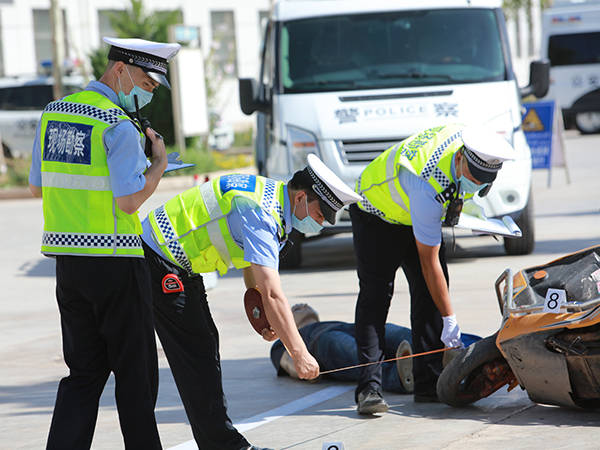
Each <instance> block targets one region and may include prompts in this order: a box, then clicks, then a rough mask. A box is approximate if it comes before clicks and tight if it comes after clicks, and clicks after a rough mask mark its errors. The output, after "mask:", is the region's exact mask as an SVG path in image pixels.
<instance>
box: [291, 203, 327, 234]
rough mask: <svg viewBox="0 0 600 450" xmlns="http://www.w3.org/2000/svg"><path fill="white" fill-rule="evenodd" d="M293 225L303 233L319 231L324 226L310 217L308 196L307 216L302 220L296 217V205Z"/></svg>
mask: <svg viewBox="0 0 600 450" xmlns="http://www.w3.org/2000/svg"><path fill="white" fill-rule="evenodd" d="M292 227H293V228H295V229H296V230H298V231H300V232H301V233H304V234H308V233H318V232H319V231H321V229H322V228H323V225H319V223H318V222H317V221H316V220H315V219H313V218H312V217H310V215H309V214H308V197H307V198H306V217H305V218H304V219H302V220H300V219H298V218H297V217H296V207H295V206H294V212H293V213H292Z"/></svg>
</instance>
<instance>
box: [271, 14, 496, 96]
mask: <svg viewBox="0 0 600 450" xmlns="http://www.w3.org/2000/svg"><path fill="white" fill-rule="evenodd" d="M278 50H279V61H278V63H279V67H280V87H281V90H282V91H283V92H284V93H301V92H320V91H331V90H356V89H382V88H394V87H411V86H423V85H440V84H457V83H480V82H484V81H498V80H504V79H506V70H505V62H504V56H503V51H502V41H501V34H500V27H499V24H498V21H497V19H496V15H495V12H494V11H493V10H489V9H468V10H465V9H443V10H433V11H402V12H386V13H377V14H355V15H343V16H328V17H316V18H310V19H301V20H293V21H288V22H283V23H282V26H281V31H280V39H279V48H278Z"/></svg>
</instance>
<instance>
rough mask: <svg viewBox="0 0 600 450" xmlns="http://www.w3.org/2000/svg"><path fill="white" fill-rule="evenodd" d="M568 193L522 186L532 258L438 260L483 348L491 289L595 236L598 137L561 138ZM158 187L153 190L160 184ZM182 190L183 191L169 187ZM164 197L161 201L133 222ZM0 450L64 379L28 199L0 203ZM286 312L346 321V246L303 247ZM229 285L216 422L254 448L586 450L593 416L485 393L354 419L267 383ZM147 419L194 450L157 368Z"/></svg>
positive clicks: (338, 404) (32, 427)
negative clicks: (223, 407)
mask: <svg viewBox="0 0 600 450" xmlns="http://www.w3.org/2000/svg"><path fill="white" fill-rule="evenodd" d="M567 145H568V153H567V156H568V162H569V164H570V171H571V179H572V183H571V184H570V185H567V184H566V182H565V176H564V171H563V170H562V169H554V174H553V177H552V187H551V188H548V187H547V172H546V171H536V173H535V177H534V192H535V194H534V195H535V221H536V230H537V243H536V249H535V252H534V253H533V254H532V255H527V256H522V257H508V256H506V255H504V253H503V248H502V246H501V244H500V243H497V242H495V241H494V240H493V239H492V238H489V237H464V238H461V239H460V240H459V248H458V249H457V252H456V255H455V257H454V258H453V259H452V260H451V261H450V267H449V269H450V275H451V295H452V298H453V301H454V304H455V307H456V310H457V311H456V312H457V316H458V319H459V322H460V324H461V326H462V328H463V330H465V331H468V332H471V333H477V334H480V335H489V334H491V333H493V332H494V331H495V330H496V329H497V327H498V325H499V321H500V316H499V313H498V307H497V304H496V300H495V295H494V292H493V283H494V280H495V279H496V277H497V276H498V275H499V274H500V273H501V272H502V270H503V269H504V268H506V267H511V268H513V269H514V270H517V269H520V268H523V267H527V266H530V265H535V264H540V263H544V262H546V261H549V260H551V259H553V258H555V257H558V256H561V255H563V254H565V253H568V252H571V251H575V250H579V249H581V248H584V247H587V246H591V245H595V244H598V242H599V237H600V236H599V235H600V232H599V230H600V210H599V206H600V205H599V201H598V192H599V191H600V179H599V177H598V168H600V151H599V150H598V149H599V148H600V137H598V136H592V137H581V136H579V135H578V134H577V133H575V132H569V133H568V138H567ZM167 184H168V183H166V184H165V185H167ZM177 189H182V186H179V187H177ZM174 193H176V191H169V190H165V188H162V189H161V192H159V193H158V194H157V195H156V196H155V198H153V199H152V201H151V202H150V204H148V205H146V208H145V209H144V211H147V209H148V208H150V207H152V206H155V205H157V204H159V203H161V202H163V201H165V200H166V199H167V198H169V197H170V196H172V195H173V194H174ZM0 233H1V234H0V235H2V236H4V237H5V241H4V242H3V245H2V251H1V252H0V269H1V270H0V286H1V291H0V292H2V294H1V295H0V336H1V343H2V345H0V360H1V361H2V363H1V365H0V448H2V449H38V448H43V446H44V443H45V437H46V434H47V430H48V425H49V422H50V417H51V413H52V407H53V403H54V397H55V394H56V388H57V383H58V381H59V379H60V378H61V377H62V376H64V375H65V373H66V370H65V365H64V363H63V361H62V354H61V342H60V332H59V318H58V314H57V308H56V303H55V300H54V278H53V270H54V265H53V261H52V260H51V259H47V258H44V257H42V256H40V254H39V240H40V233H41V204H40V202H39V201H38V200H35V199H23V200H4V201H2V202H0ZM282 278H283V285H284V289H285V291H286V293H287V295H288V297H289V301H290V303H296V302H310V304H312V305H313V306H314V307H316V308H317V309H318V310H319V312H320V313H321V318H322V319H323V320H346V321H352V320H353V313H354V303H355V301H356V295H357V291H358V286H357V281H356V275H355V272H354V261H353V256H352V243H351V237H350V235H340V236H337V237H335V238H328V239H322V240H317V241H314V242H311V243H309V244H307V245H306V247H305V262H304V265H303V267H302V269H301V270H297V271H292V272H285V273H283V274H282ZM242 286H243V283H242V280H241V277H240V274H239V273H235V272H233V273H230V274H229V275H228V276H226V277H224V278H221V279H220V280H219V282H218V285H217V287H216V288H215V289H213V290H212V291H211V292H210V293H209V301H210V305H211V309H212V312H213V315H214V318H215V321H216V323H217V326H218V327H219V329H220V333H221V342H222V345H221V355H222V359H223V374H224V384H225V390H226V393H227V395H228V399H229V411H230V415H231V417H232V419H233V420H234V422H236V423H237V424H238V425H239V428H240V430H242V431H243V432H244V434H245V435H246V436H247V437H248V439H249V440H250V441H251V442H253V443H254V444H256V445H261V446H270V447H274V448H277V449H288V448H294V449H321V448H324V447H323V446H324V444H325V443H331V442H342V443H343V444H344V446H345V448H346V449H400V448H410V449H414V448H423V449H439V448H448V449H459V448H460V449H482V448H498V447H503V446H504V447H510V448H523V449H525V448H542V447H547V448H586V449H587V448H589V449H592V448H598V447H599V444H598V442H600V415H598V414H597V413H590V412H585V411H573V410H566V409H562V408H555V407H547V406H540V405H535V404H533V403H531V402H530V401H529V399H528V398H527V395H526V393H525V392H523V391H521V390H520V389H516V390H514V391H512V392H510V393H507V392H505V391H502V392H498V393H496V394H494V395H493V396H491V397H490V398H487V399H484V400H482V401H480V402H478V403H476V404H475V405H473V406H471V407H469V408H466V409H453V408H451V407H448V406H446V405H439V404H415V403H413V401H412V397H411V396H402V395H386V399H387V400H388V402H389V403H390V406H391V410H390V412H389V413H388V414H386V415H383V416H381V417H374V418H365V417H360V416H358V415H357V414H356V412H355V409H354V408H355V407H354V402H353V391H352V390H353V387H354V386H353V385H352V384H343V383H332V382H326V381H320V382H318V383H305V382H297V381H292V380H290V379H287V378H277V377H276V376H275V374H274V370H273V368H272V367H271V364H270V361H269V359H268V352H269V344H268V343H265V342H263V341H262V340H261V339H260V338H259V337H258V335H255V334H254V332H253V331H252V330H251V328H250V326H249V324H248V323H247V322H246V318H245V316H244V312H243V309H242V300H241V298H242V293H243V288H242ZM395 290H396V291H395V297H394V300H393V302H392V308H391V311H390V317H389V320H390V321H391V322H395V323H398V324H401V325H407V324H408V292H407V285H406V282H405V280H404V278H403V276H402V275H401V274H399V276H398V279H397V281H396V287H395ZM160 366H161V369H160V377H161V385H160V392H159V399H158V405H157V419H158V423H159V429H160V433H161V436H162V440H163V445H164V446H165V448H169V447H175V446H177V448H179V449H184V448H194V447H193V446H192V445H190V444H189V443H187V441H189V440H190V439H191V433H190V429H189V426H188V424H187V422H186V417H185V413H184V411H183V408H182V406H181V403H180V400H179V398H178V395H177V392H176V389H175V386H174V383H173V380H172V378H171V376H170V372H169V369H168V366H167V364H166V360H165V358H164V355H162V353H161V357H160ZM113 388H114V385H113V382H112V380H111V381H110V382H109V385H108V386H107V389H106V390H105V393H104V395H103V397H102V400H101V407H100V413H99V417H98V426H97V431H96V435H95V439H94V444H93V448H95V449H115V448H122V440H121V436H120V431H119V427H118V422H117V416H116V410H115V407H114V398H113V392H114V390H113Z"/></svg>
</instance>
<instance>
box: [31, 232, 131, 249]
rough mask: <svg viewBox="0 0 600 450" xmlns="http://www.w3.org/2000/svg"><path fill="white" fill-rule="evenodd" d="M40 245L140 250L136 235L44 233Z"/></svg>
mask: <svg viewBox="0 0 600 450" xmlns="http://www.w3.org/2000/svg"><path fill="white" fill-rule="evenodd" d="M42 245H45V246H48V247H70V248H110V247H118V248H142V240H141V238H140V237H139V236H138V235H137V234H116V235H115V234H90V233H61V232H57V231H44V233H43V235H42Z"/></svg>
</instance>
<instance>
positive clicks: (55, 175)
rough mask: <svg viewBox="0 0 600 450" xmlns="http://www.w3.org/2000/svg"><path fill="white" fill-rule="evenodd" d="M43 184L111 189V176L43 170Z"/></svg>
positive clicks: (57, 186)
mask: <svg viewBox="0 0 600 450" xmlns="http://www.w3.org/2000/svg"><path fill="white" fill-rule="evenodd" d="M42 186H44V187H51V188H63V189H83V190H86V191H110V190H111V189H110V177H101V176H90V175H73V174H68V173H59V172H42Z"/></svg>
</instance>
